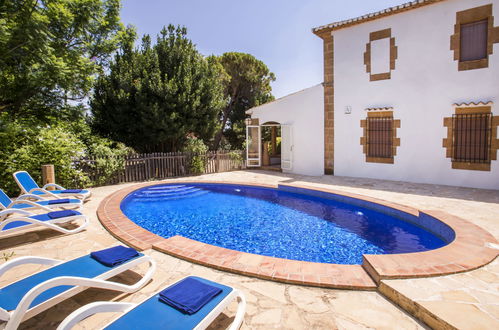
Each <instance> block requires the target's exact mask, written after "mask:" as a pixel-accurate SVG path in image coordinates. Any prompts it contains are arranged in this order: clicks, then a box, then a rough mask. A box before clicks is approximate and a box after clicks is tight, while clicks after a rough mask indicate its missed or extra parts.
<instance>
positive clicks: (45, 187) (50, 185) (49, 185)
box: [42, 183, 66, 190]
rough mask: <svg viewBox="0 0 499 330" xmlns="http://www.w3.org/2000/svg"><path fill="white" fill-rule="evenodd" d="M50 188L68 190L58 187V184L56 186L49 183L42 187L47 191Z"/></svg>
mask: <svg viewBox="0 0 499 330" xmlns="http://www.w3.org/2000/svg"><path fill="white" fill-rule="evenodd" d="M49 187H54V188H55V189H57V190H65V189H66V188H64V187H63V186H61V185H58V184H56V183H47V184H46V185H44V186H43V187H42V189H47V188H49Z"/></svg>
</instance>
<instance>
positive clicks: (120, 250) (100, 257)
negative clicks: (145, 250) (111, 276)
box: [90, 245, 139, 266]
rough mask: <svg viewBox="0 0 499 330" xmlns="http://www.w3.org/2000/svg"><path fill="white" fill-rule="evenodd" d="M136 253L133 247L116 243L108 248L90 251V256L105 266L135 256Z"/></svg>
mask: <svg viewBox="0 0 499 330" xmlns="http://www.w3.org/2000/svg"><path fill="white" fill-rule="evenodd" d="M138 254H139V253H138V252H137V251H136V250H135V249H132V248H129V247H124V246H121V245H118V246H114V247H112V248H109V249H104V250H100V251H95V252H92V253H90V256H91V257H92V258H94V259H95V260H97V261H98V262H100V263H102V264H104V265H106V266H116V265H119V264H122V263H124V262H125V261H128V260H130V259H132V258H135V257H136V256H137V255H138Z"/></svg>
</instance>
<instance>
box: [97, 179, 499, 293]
mask: <svg viewBox="0 0 499 330" xmlns="http://www.w3.org/2000/svg"><path fill="white" fill-rule="evenodd" d="M165 183H175V184H179V183H181V184H193V183H221V184H238V185H246V186H260V187H267V188H278V189H282V190H285V191H295V192H300V193H307V194H312V195H315V196H323V197H325V196H328V197H329V198H331V199H335V200H339V201H343V202H348V203H354V204H356V205H359V206H364V207H366V206H370V208H373V209H376V210H378V211H380V212H384V213H388V214H392V215H395V216H404V217H406V218H409V219H410V220H409V221H411V222H414V223H415V224H416V225H419V226H422V227H425V226H426V227H427V226H429V225H431V224H433V225H436V227H438V228H437V229H436V232H435V231H434V232H435V233H436V234H439V235H441V236H446V235H449V233H452V235H454V234H455V239H454V240H453V241H452V242H451V243H449V244H448V245H446V246H444V247H442V248H440V249H436V250H431V251H426V252H419V253H405V254H384V255H364V258H363V259H364V261H363V264H362V265H339V264H326V263H314V262H305V261H297V260H287V259H281V258H273V257H267V256H262V255H256V254H251V253H245V252H240V251H235V250H230V249H225V248H221V247H217V246H213V245H210V244H205V243H201V242H198V241H194V240H191V239H188V238H185V237H181V236H174V237H170V238H163V237H160V236H158V235H155V234H153V233H151V232H149V231H147V230H145V229H143V228H142V227H139V226H137V225H136V224H135V223H133V222H132V221H131V220H130V219H128V218H127V217H126V216H125V215H124V214H123V212H121V208H120V204H121V201H122V200H123V199H124V198H125V197H126V196H127V195H128V194H129V193H131V192H133V191H135V190H137V189H140V188H144V187H147V186H153V185H158V184H165ZM97 216H98V218H99V220H100V221H101V223H102V225H103V226H104V227H105V228H106V229H107V230H108V231H109V232H110V233H111V234H112V235H113V236H114V237H116V238H117V239H119V240H121V241H122V242H124V243H126V244H128V245H130V246H133V247H134V248H136V249H139V250H146V249H151V248H154V249H156V250H158V251H161V252H164V253H168V254H170V255H173V256H176V257H179V258H182V259H185V260H188V261H191V262H195V263H198V264H202V265H205V266H209V267H213V268H216V269H220V270H225V271H230V272H233V273H237V274H243V275H248V276H253V277H258V278H262V279H267V280H274V281H278V282H285V283H294V284H302V285H311V286H319V287H328V288H341V289H357V290H376V288H377V286H378V285H379V283H380V281H381V280H383V279H395V278H411V277H425V276H437V275H446V274H453V273H458V272H464V271H468V270H472V269H475V268H478V267H481V266H483V265H485V264H487V263H489V262H491V261H492V260H493V259H495V257H496V256H497V252H496V250H495V249H493V248H491V247H489V246H488V244H490V243H494V244H496V243H497V241H496V239H495V238H494V237H493V236H492V235H491V234H490V233H488V232H486V231H485V230H483V229H482V228H480V227H478V226H476V225H474V224H472V223H470V222H468V221H465V220H463V219H460V218H457V217H455V216H451V215H449V214H447V213H444V212H439V211H425V212H421V211H418V210H416V209H414V208H410V207H407V206H403V205H399V204H395V203H390V202H387V201H383V200H379V199H375V198H371V197H367V196H361V195H357V194H351V193H346V192H340V191H335V190H331V189H325V188H317V187H310V186H305V185H296V184H280V185H279V186H275V185H259V184H258V185H257V184H248V183H244V182H220V181H204V180H203V181H191V182H190V181H175V180H167V181H161V182H150V183H143V184H138V185H134V186H131V187H128V188H125V189H121V190H119V191H117V192H115V193H113V194H111V195H109V196H107V197H106V198H105V199H104V200H103V201H102V202H101V204H100V205H99V208H98V209H97ZM404 220H405V219H404ZM450 228H452V229H450Z"/></svg>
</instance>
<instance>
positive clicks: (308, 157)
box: [248, 85, 324, 175]
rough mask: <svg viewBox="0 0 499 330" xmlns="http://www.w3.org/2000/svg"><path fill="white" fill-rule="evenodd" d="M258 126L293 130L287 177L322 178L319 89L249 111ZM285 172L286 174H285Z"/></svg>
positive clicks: (321, 110)
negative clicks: (274, 124) (272, 124)
mask: <svg viewBox="0 0 499 330" xmlns="http://www.w3.org/2000/svg"><path fill="white" fill-rule="evenodd" d="M248 112H249V113H251V118H258V119H259V121H260V124H263V123H266V122H269V121H275V122H278V123H279V124H286V125H291V126H292V131H293V151H292V157H293V168H292V170H291V171H289V172H290V173H295V174H305V175H322V174H324V91H323V87H322V85H316V86H313V87H310V88H307V89H305V90H302V91H299V92H296V93H294V94H290V95H288V96H285V97H283V98H280V99H277V100H275V101H273V102H270V103H267V104H264V105H261V106H259V107H255V108H252V109H250V110H248ZM285 172H286V171H285Z"/></svg>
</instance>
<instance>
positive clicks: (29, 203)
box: [0, 189, 83, 212]
mask: <svg viewBox="0 0 499 330" xmlns="http://www.w3.org/2000/svg"><path fill="white" fill-rule="evenodd" d="M82 207H83V203H82V201H81V200H79V199H76V198H73V199H69V198H63V199H51V200H48V199H45V198H43V197H41V196H38V195H33V194H27V195H22V196H19V197H18V198H16V199H15V200H12V199H11V198H10V197H9V196H7V194H6V193H5V192H4V191H3V190H2V189H0V210H4V209H18V210H33V211H34V210H40V211H45V212H50V211H53V209H57V208H60V209H81V208H82Z"/></svg>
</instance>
